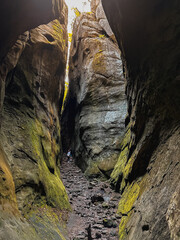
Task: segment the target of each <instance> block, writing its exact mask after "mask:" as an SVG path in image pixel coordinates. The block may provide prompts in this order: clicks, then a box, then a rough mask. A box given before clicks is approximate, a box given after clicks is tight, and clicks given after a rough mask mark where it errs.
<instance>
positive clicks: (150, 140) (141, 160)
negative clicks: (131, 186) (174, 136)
mask: <svg viewBox="0 0 180 240" xmlns="http://www.w3.org/2000/svg"><path fill="white" fill-rule="evenodd" d="M160 129H161V128H160V124H159V123H158V124H156V126H155V128H154V131H153V133H152V134H151V135H150V136H149V137H147V139H146V141H145V143H144V144H143V145H142V147H141V149H140V151H139V153H138V155H137V157H136V159H135V162H134V164H133V167H132V171H131V173H130V174H129V177H128V179H127V181H128V182H130V183H132V182H133V181H134V180H135V179H137V178H138V177H141V176H144V175H145V173H146V172H147V167H148V165H149V161H150V159H151V157H152V154H153V152H154V150H155V149H156V148H157V146H158V144H159V135H160Z"/></svg>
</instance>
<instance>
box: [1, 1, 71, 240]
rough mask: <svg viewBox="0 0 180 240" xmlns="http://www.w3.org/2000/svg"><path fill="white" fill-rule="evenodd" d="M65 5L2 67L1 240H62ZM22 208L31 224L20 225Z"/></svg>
mask: <svg viewBox="0 0 180 240" xmlns="http://www.w3.org/2000/svg"><path fill="white" fill-rule="evenodd" d="M59 3H60V2H59ZM63 6H64V7H63V9H62V13H60V12H59V16H60V17H58V19H56V20H54V21H52V22H50V23H49V24H47V25H41V26H39V27H38V28H35V29H32V30H30V31H28V32H26V33H24V34H23V35H21V36H20V37H19V39H18V40H17V42H16V44H15V45H14V46H13V47H12V49H11V50H10V51H9V53H8V55H7V56H6V57H5V59H4V61H3V63H2V65H1V66H0V77H1V83H3V84H1V86H2V88H1V90H2V91H1V93H2V94H1V96H2V99H1V107H3V111H2V114H1V133H0V134H1V142H0V145H1V147H0V158H1V165H0V166H1V172H0V186H1V196H0V203H1V206H2V209H3V210H6V212H7V208H8V209H9V212H10V213H9V215H7V214H6V212H5V213H4V212H1V215H0V217H1V218H2V219H3V221H2V224H1V226H0V238H1V239H3V240H5V239H22V240H23V239H31V240H32V239H52V240H53V239H59V240H60V239H64V238H63V236H62V232H61V230H62V224H61V223H60V221H59V220H60V214H61V213H60V212H59V210H58V209H63V210H69V208H70V205H69V202H68V197H67V194H66V191H65V188H64V186H63V183H62V182H61V179H60V170H59V165H60V154H61V137H60V123H59V116H60V111H61V105H62V100H63V94H64V78H65V69H66V60H67V29H66V28H67V7H66V5H65V3H64V4H63ZM56 14H57V13H56ZM15 193H16V194H15ZM7 205H10V206H11V208H12V210H11V208H10V207H9V206H7ZM52 207H53V208H56V211H55V212H54V210H53V209H52ZM18 209H19V210H20V212H21V213H22V214H23V216H25V217H26V218H28V222H26V221H25V220H23V221H24V224H21V220H20V218H19V217H20V213H19V212H18ZM12 213H14V214H15V215H14V216H13V217H12ZM10 217H11V218H12V221H9V218H10ZM13 225H15V226H16V228H13ZM47 227H48V229H49V230H48V232H47ZM2 229H3V230H2ZM18 229H19V230H18ZM26 229H27V231H26Z"/></svg>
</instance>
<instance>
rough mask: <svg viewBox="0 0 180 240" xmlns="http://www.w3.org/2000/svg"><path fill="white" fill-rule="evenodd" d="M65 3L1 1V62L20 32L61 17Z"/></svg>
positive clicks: (50, 1) (53, 1) (41, 0)
mask: <svg viewBox="0 0 180 240" xmlns="http://www.w3.org/2000/svg"><path fill="white" fill-rule="evenodd" d="M63 5H64V1H62V0H38V1H33V0H29V1H28V2H27V1H23V0H15V1H13V2H12V1H10V0H7V1H1V9H0V22H1V28H0V62H1V60H2V58H3V57H5V56H6V54H7V52H8V50H9V48H10V47H11V46H12V45H13V44H14V43H15V42H16V40H17V38H18V36H19V35H20V34H22V33H23V32H25V31H27V30H29V29H32V28H34V27H37V26H38V25H40V24H45V23H48V22H50V21H52V20H53V19H55V18H59V13H60V12H62V11H63ZM62 19H63V17H62Z"/></svg>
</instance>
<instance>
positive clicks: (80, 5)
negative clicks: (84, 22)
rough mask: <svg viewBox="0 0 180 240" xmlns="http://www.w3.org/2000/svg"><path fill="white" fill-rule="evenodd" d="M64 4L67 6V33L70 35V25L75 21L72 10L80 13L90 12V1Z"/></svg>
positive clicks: (73, 1) (69, 0)
mask: <svg viewBox="0 0 180 240" xmlns="http://www.w3.org/2000/svg"><path fill="white" fill-rule="evenodd" d="M65 2H66V4H67V5H68V12H69V16H68V32H69V33H71V32H72V29H71V26H72V23H73V21H74V19H75V17H76V16H75V13H74V10H73V8H77V9H78V10H79V11H80V12H90V11H91V7H90V1H88V0H65Z"/></svg>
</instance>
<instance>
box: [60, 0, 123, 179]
mask: <svg viewBox="0 0 180 240" xmlns="http://www.w3.org/2000/svg"><path fill="white" fill-rule="evenodd" d="M94 5H95V2H92V12H91V13H83V14H81V15H80V16H79V17H78V18H77V19H76V21H75V23H74V27H73V39H72V45H71V52H70V63H69V93H68V97H67V101H66V104H65V111H64V113H63V117H62V126H63V127H62V137H63V146H64V149H65V150H67V148H68V147H70V145H71V147H72V148H73V150H74V153H75V158H76V161H77V164H78V165H79V166H80V167H81V168H82V169H83V170H84V171H86V172H85V173H86V175H88V176H99V175H103V174H104V175H105V176H109V174H110V173H111V171H112V169H113V167H114V165H115V163H116V161H117V157H118V155H119V152H120V142H121V140H122V137H123V134H124V132H125V116H126V111H127V105H126V97H125V78H124V75H123V67H122V61H121V53H120V51H119V49H118V46H117V43H116V40H115V38H114V35H113V34H112V31H111V29H110V27H109V25H108V22H107V20H106V19H105V15H104V12H103V9H102V6H101V5H100V3H99V4H96V6H94ZM101 20H102V21H103V23H104V24H102V25H101V24H100V22H101ZM106 29H107V31H106ZM74 119H75V121H74Z"/></svg>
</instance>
